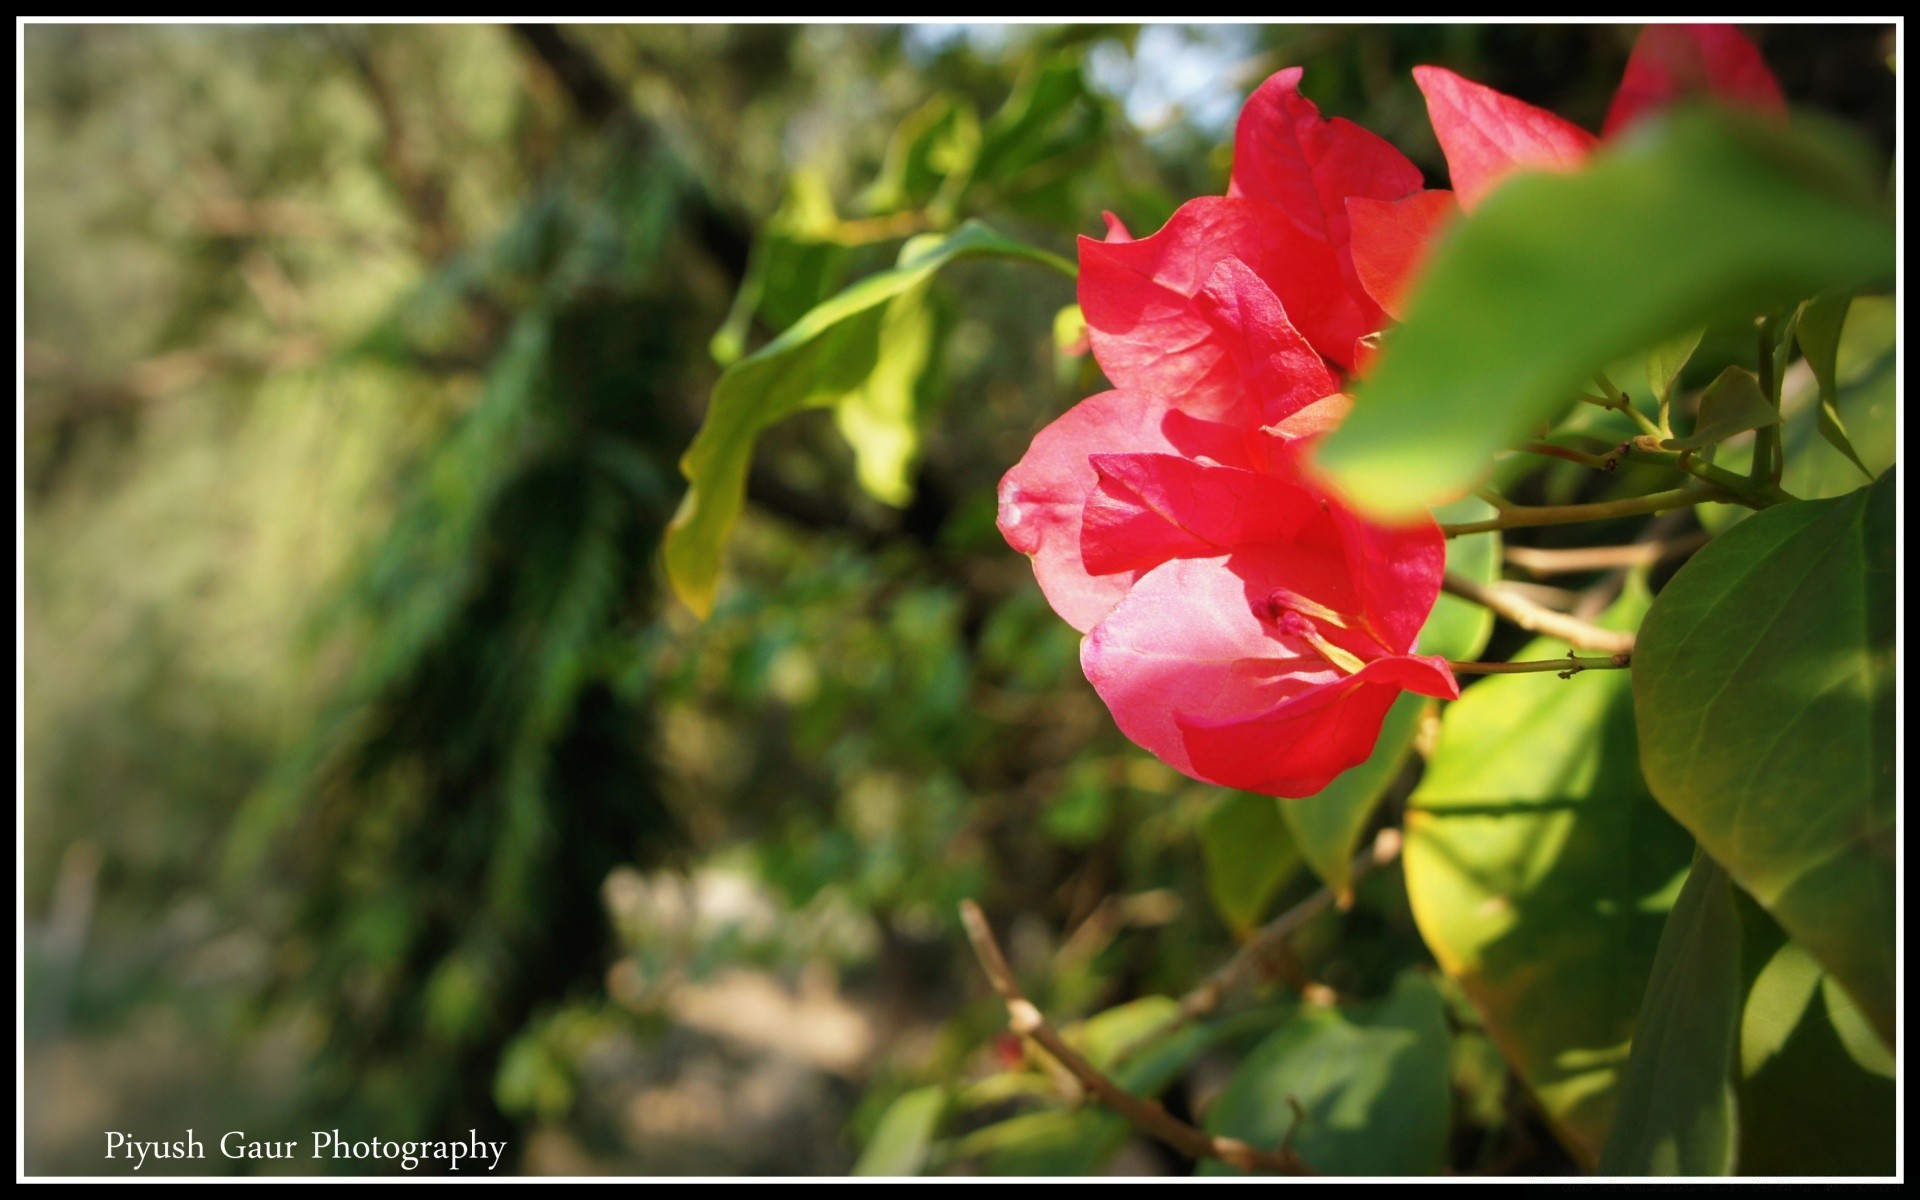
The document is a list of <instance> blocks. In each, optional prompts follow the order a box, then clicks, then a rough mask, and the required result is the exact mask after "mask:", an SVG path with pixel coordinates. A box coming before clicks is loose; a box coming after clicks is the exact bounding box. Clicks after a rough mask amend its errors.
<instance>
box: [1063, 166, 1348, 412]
mask: <svg viewBox="0 0 1920 1200" xmlns="http://www.w3.org/2000/svg"><path fill="white" fill-rule="evenodd" d="M1229 257H1232V258H1238V259H1240V260H1241V261H1242V262H1244V263H1245V264H1246V265H1247V267H1248V268H1250V269H1251V271H1252V273H1253V274H1254V275H1256V276H1258V277H1259V278H1260V279H1261V280H1262V281H1264V282H1265V283H1266V285H1267V287H1268V288H1269V289H1270V290H1271V291H1272V292H1273V294H1274V296H1275V297H1276V298H1277V299H1278V301H1279V302H1280V304H1281V305H1282V306H1283V307H1284V309H1285V311H1286V313H1287V316H1288V317H1289V318H1290V319H1291V321H1292V324H1293V326H1294V328H1296V329H1297V330H1299V332H1300V333H1301V335H1303V336H1304V337H1305V338H1306V340H1307V342H1308V343H1309V344H1310V345H1312V346H1313V347H1314V348H1315V349H1316V350H1318V351H1319V352H1320V353H1321V354H1323V355H1325V356H1326V357H1328V358H1331V359H1333V360H1334V361H1335V362H1338V363H1340V364H1342V365H1346V364H1347V362H1348V360H1349V359H1350V358H1351V356H1352V353H1353V342H1354V340H1355V339H1356V338H1359V337H1361V336H1363V335H1365V334H1368V333H1372V332H1373V331H1374V330H1375V329H1376V328H1378V321H1377V319H1376V318H1375V315H1374V314H1373V312H1372V308H1373V305H1372V302H1371V301H1367V300H1366V299H1365V297H1364V296H1360V295H1358V294H1357V292H1356V291H1355V290H1354V289H1350V288H1348V287H1347V286H1346V284H1345V282H1344V280H1343V278H1342V273H1341V268H1340V262H1339V256H1338V254H1337V253H1336V252H1335V251H1334V249H1333V247H1332V246H1330V245H1329V244H1327V243H1326V242H1324V241H1321V240H1320V239H1318V238H1314V237H1311V236H1309V235H1307V234H1306V233H1304V232H1302V231H1301V230H1300V229H1299V227H1298V226H1296V225H1295V224H1294V223H1293V222H1292V221H1289V220H1288V219H1287V218H1286V216H1285V215H1284V214H1283V213H1281V212H1279V211H1278V210H1276V209H1275V208H1274V207H1273V206H1271V205H1268V204H1262V203H1259V202H1257V201H1252V200H1239V199H1228V198H1226V197H1223V196H1202V197H1200V198H1198V199H1195V200H1189V201H1187V202H1186V203H1185V204H1183V205H1181V206H1180V208H1179V209H1178V210H1176V211H1175V212H1174V214H1173V216H1172V217H1170V218H1169V219H1168V220H1167V223H1166V225H1165V226H1163V227H1162V228H1161V229H1160V231H1159V232H1157V233H1155V234H1152V235H1151V236H1149V237H1144V238H1140V239H1138V240H1136V241H1131V242H1097V241H1094V240H1093V239H1092V238H1086V237H1083V238H1081V239H1080V308H1081V311H1082V312H1083V313H1085V314H1086V318H1087V326H1088V329H1089V331H1090V333H1091V335H1092V338H1093V354H1094V357H1095V358H1096V359H1098V360H1099V363H1100V367H1101V369H1102V370H1103V371H1105V372H1106V374H1107V378H1108V379H1111V380H1112V381H1113V383H1114V385H1115V386H1116V387H1120V388H1124V389H1128V390H1137V391H1144V392H1150V393H1153V394H1156V395H1164V396H1173V397H1178V398H1179V400H1180V404H1181V407H1183V408H1185V409H1186V410H1187V411H1189V412H1191V413H1194V414H1195V415H1196V416H1203V417H1208V418H1210V419H1214V420H1219V419H1223V418H1226V417H1227V416H1229V415H1230V414H1232V413H1233V412H1234V410H1235V409H1236V407H1237V406H1238V405H1239V404H1240V403H1241V400H1242V397H1243V393H1242V391H1241V390H1240V370H1239V365H1238V363H1237V362H1236V361H1235V359H1234V357H1233V355H1232V354H1231V353H1230V352H1229V349H1228V347H1227V345H1226V342H1225V339H1224V337H1223V334H1222V332H1221V331H1220V329H1219V328H1218V327H1217V326H1216V325H1215V323H1214V322H1213V321H1212V320H1210V319H1209V318H1208V317H1207V316H1206V315H1204V314H1203V313H1202V312H1201V311H1200V310H1199V308H1198V306H1197V305H1196V303H1195V300H1194V297H1195V296H1197V295H1198V294H1199V293H1200V292H1201V290H1202V289H1204V288H1205V287H1206V286H1207V284H1208V282H1209V280H1210V279H1211V278H1212V276H1213V272H1214V269H1215V268H1216V267H1218V266H1219V265H1220V263H1221V261H1222V260H1223V259H1226V258H1229Z"/></svg>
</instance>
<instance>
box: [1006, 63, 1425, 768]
mask: <svg viewBox="0 0 1920 1200" xmlns="http://www.w3.org/2000/svg"><path fill="white" fill-rule="evenodd" d="M1299 78H1300V73H1299V71H1298V70H1291V71H1283V72H1281V73H1280V74H1278V75H1276V76H1274V77H1273V78H1272V79H1271V80H1269V81H1268V82H1267V83H1266V84H1265V85H1263V86H1262V87H1261V88H1260V90H1259V91H1257V92H1256V93H1255V94H1254V97H1253V99H1251V100H1250V101H1249V102H1248V105H1247V108H1246V110H1245V111H1244V112H1243V113H1242V115H1241V120H1240V127H1239V131H1238V136H1237V138H1236V162H1235V166H1234V177H1233V188H1232V192H1231V193H1230V194H1229V195H1228V196H1225V197H1208V198H1203V199H1199V200H1194V201H1191V202H1189V203H1188V204H1186V205H1184V206H1182V207H1181V209H1180V210H1179V211H1178V212H1176V213H1175V214H1174V216H1173V218H1172V219H1171V220H1169V221H1168V222H1167V225H1166V226H1165V227H1164V228H1162V229H1161V230H1160V231H1159V232H1158V233H1155V234H1153V235H1152V236H1151V237H1147V238H1142V239H1139V240H1133V239H1131V238H1130V237H1129V236H1128V235H1127V233H1126V231H1125V229H1124V227H1121V226H1120V225H1119V223H1118V222H1112V221H1110V224H1109V233H1108V239H1107V240H1106V241H1104V242H1096V241H1093V240H1091V239H1084V238H1083V239H1082V240H1081V245H1080V255H1081V271H1080V305H1081V308H1082V310H1083V312H1084V313H1085V314H1086V319H1087V325H1088V328H1089V331H1090V336H1091V342H1092V347H1093V353H1094V356H1095V357H1096V359H1097V360H1098V361H1099V363H1100V366H1101V368H1102V370H1104V371H1105V372H1106V374H1107V377H1108V378H1109V379H1111V380H1112V381H1113V383H1114V385H1115V390H1113V391H1110V392H1105V393H1102V394H1100V395H1097V396H1094V397H1091V398H1090V399H1087V400H1084V401H1082V402H1081V403H1080V404H1078V405H1076V406H1075V407H1074V408H1072V409H1071V410H1069V411H1068V412H1067V413H1066V414H1065V415H1064V416H1062V417H1061V418H1060V419H1059V420H1057V421H1055V422H1054V423H1053V424H1052V425H1049V426H1048V427H1047V428H1046V429H1044V430H1042V431H1041V432H1040V434H1039V436H1038V437H1036V438H1035V439H1034V441H1033V446H1032V447H1031V448H1030V449H1029V450H1028V452H1027V455H1026V457H1025V458H1023V459H1022V460H1021V461H1020V463H1019V465H1017V466H1016V467H1014V469H1013V470H1011V471H1009V472H1008V473H1007V476H1006V478H1005V479H1004V480H1003V481H1002V482H1001V485H1000V528H1001V531H1002V533H1003V534H1004V535H1005V536H1006V538H1007V541H1008V542H1009V543H1010V544H1011V545H1013V546H1014V548H1016V549H1018V550H1020V551H1022V552H1024V553H1026V554H1028V555H1030V556H1031V557H1032V558H1033V563H1034V573H1035V576H1036V578H1037V579H1038V580H1039V582H1040V586H1041V590H1042V591H1043V592H1044V593H1045V595H1046V597H1047V599H1048V601H1049V602H1050V603H1051V604H1052V605H1053V607H1054V609H1055V611H1057V612H1058V613H1059V614H1060V615H1061V616H1062V617H1065V618H1066V619H1067V620H1068V621H1069V622H1071V623H1072V624H1073V625H1074V627H1075V628H1077V629H1079V630H1081V631H1082V632H1084V633H1086V634H1087V637H1086V639H1085V640H1084V641H1083V642H1082V645H1081V664H1082V666H1083V668H1084V669H1085V671H1086V674H1087V678H1088V679H1089V680H1090V681H1092V683H1093V685H1094V687H1095V689H1096V690H1097V691H1098V692H1099V693H1100V696H1101V698H1102V699H1103V700H1105V701H1106V703H1107V706H1108V708H1109V709H1110V710H1111V711H1112V712H1113V716H1114V720H1115V721H1116V722H1117V723H1118V724H1119V726H1120V728H1121V730H1122V731H1123V732H1125V733H1126V734H1127V736H1128V737H1130V738H1132V739H1133V740H1134V741H1136V742H1138V743H1139V744H1140V745H1142V746H1144V747H1146V748H1147V749H1148V750H1150V751H1152V752H1153V753H1154V754H1155V755H1157V756H1159V757H1160V758H1161V759H1162V760H1163V761H1165V762H1167V763H1168V764H1170V765H1172V766H1173V767H1175V768H1176V769H1178V770H1180V771H1182V772H1185V773H1186V774H1188V775H1191V776H1194V777H1195V778H1198V779H1203V780H1207V781H1210V782H1214V783H1221V784H1225V785H1228V786H1232V787H1239V788H1245V789H1248V790H1251V791H1260V792H1266V793H1269V794H1273V795H1281V796H1305V795H1311V794H1313V793H1314V792H1317V791H1319V790H1320V789H1321V788H1323V787H1325V786H1326V785H1327V784H1328V783H1329V782H1330V781H1331V780H1332V779H1333V777H1334V776H1335V775H1337V774H1339V773H1340V772H1341V771H1344V770H1346V769H1347V768H1349V767H1352V766H1355V765H1357V764H1358V763H1360V762H1362V761H1364V760H1365V758H1366V757H1367V755H1368V754H1369V753H1371V751H1372V748H1373V744H1374V742H1375V741H1376V740H1377V739H1378V737H1379V731H1380V724H1381V721H1382V719H1383V718H1384V716H1385V714H1386V710H1387V708H1388V706H1389V705H1391V704H1392V703H1393V700H1394V698H1395V697H1396V696H1398V695H1399V694H1400V692H1401V691H1403V690H1413V691H1417V692H1421V693H1423V694H1426V695H1432V696H1445V697H1452V696H1456V695H1458V694H1459V692H1458V686H1457V684H1456V683H1455V681H1454V679H1453V676H1452V673H1451V672H1450V671H1449V670H1448V668H1447V665H1446V663H1445V661H1444V660H1441V659H1437V658H1427V657H1420V656H1417V655H1414V654H1412V653H1411V651H1412V649H1413V645H1414V641H1415V639H1416V638H1417V636H1418V635H1419V632H1420V627H1421V625H1422V624H1424V622H1425V620H1426V617H1427V614H1428V612H1429V611H1430V610H1431V609H1432V607H1433V602H1434V599H1435V597H1436V596H1437V595H1438V593H1439V587H1440V578H1441V575H1442V573H1443V570H1444V564H1445V541H1444V539H1443V537H1442V536H1441V533H1440V529H1439V527H1438V526H1437V525H1435V524H1434V523H1433V522H1432V521H1430V520H1429V521H1422V522H1420V523H1418V524H1416V525H1413V526H1409V527H1402V528H1394V527H1387V526H1381V525H1376V524H1373V523H1371V522H1369V521H1367V520H1365V519H1363V518H1361V517H1359V516H1358V515H1356V514H1355V513H1353V512H1351V511H1350V510H1348V509H1347V508H1346V507H1345V506H1344V505H1343V504H1342V503H1341V502H1340V501H1339V500H1338V499H1336V498H1335V497H1334V496H1332V495H1330V494H1329V493H1327V492H1326V491H1325V490H1324V489H1322V488H1321V487H1320V486H1319V485H1318V484H1317V483H1316V482H1315V481H1314V480H1313V478H1312V477H1311V475H1310V474H1308V472H1307V470H1306V467H1305V460H1306V454H1307V451H1308V449H1309V448H1310V446H1311V444H1312V442H1313V440H1314V439H1315V438H1316V437H1317V436H1318V435H1319V434H1320V433H1323V432H1325V431H1326V430H1328V429H1330V428H1332V427H1333V425H1334V424H1336V423H1337V422H1338V421H1339V419H1340V417H1341V416H1342V415H1344V413H1345V412H1346V410H1347V408H1348V406H1349V403H1350V402H1349V401H1348V399H1347V397H1346V396H1345V395H1343V394H1342V392H1341V385H1340V380H1339V379H1338V377H1337V376H1336V375H1335V374H1334V372H1333V371H1332V370H1331V369H1329V367H1328V364H1327V361H1325V360H1328V359H1330V360H1332V361H1333V362H1334V363H1337V364H1340V365H1343V366H1344V365H1350V364H1351V363H1352V361H1353V358H1354V356H1355V354H1356V352H1357V350H1358V345H1357V344H1358V343H1359V342H1360V340H1361V339H1362V338H1364V337H1365V336H1366V335H1368V334H1371V333H1373V332H1375V331H1376V330H1377V329H1378V328H1379V327H1380V326H1381V324H1383V323H1384V321H1385V316H1384V314H1383V313H1382V312H1381V309H1380V306H1379V304H1378V303H1377V302H1376V301H1374V300H1373V299H1372V298H1371V296H1370V295H1369V293H1368V291H1367V289H1366V287H1365V286H1363V283H1362V280H1361V275H1360V272H1359V270H1358V268H1357V266H1356V264H1355V262H1354V260H1353V255H1352V252H1351V237H1350V227H1349V218H1348V215H1347V213H1348V203H1349V201H1350V200H1354V199H1356V198H1357V199H1360V200H1369V201H1380V202H1386V201H1392V200H1397V199H1399V198H1401V197H1403V196H1405V195H1406V194H1407V193H1409V192H1411V191H1414V190H1416V189H1417V188H1418V187H1419V184H1420V176H1419V173H1418V172H1417V171H1416V170H1414V168H1413V167H1412V165H1411V164H1409V163H1408V162H1407V161H1406V159H1404V158H1402V157H1401V156H1400V155H1399V153H1398V152H1397V151H1395V150H1394V149H1393V148H1392V147H1390V146H1388V145H1387V144H1386V143H1385V142H1382V141H1381V140H1380V139H1378V138H1376V137H1374V136H1373V135H1372V134H1369V133H1367V132H1365V131H1364V130H1361V129H1359V128H1358V127H1357V126H1354V125H1352V124H1350V123H1347V122H1343V121H1324V120H1322V119H1321V118H1320V116H1319V113H1318V111H1317V110H1315V109H1314V107H1313V106H1312V104H1311V103H1309V102H1308V101H1307V100H1306V99H1305V98H1303V97H1302V96H1300V94H1299V91H1298V83H1299Z"/></svg>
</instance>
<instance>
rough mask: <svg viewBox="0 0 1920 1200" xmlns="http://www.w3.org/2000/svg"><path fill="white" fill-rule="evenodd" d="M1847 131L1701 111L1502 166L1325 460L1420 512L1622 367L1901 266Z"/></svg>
mask: <svg viewBox="0 0 1920 1200" xmlns="http://www.w3.org/2000/svg"><path fill="white" fill-rule="evenodd" d="M1843 141H1844V138H1836V137H1835V135H1834V134H1833V132H1832V131H1829V130H1825V129H1822V130H1818V131H1810V130H1805V129H1800V128H1794V129H1785V128H1780V127H1777V126H1774V125H1771V124H1763V123H1757V122H1753V121H1750V120H1742V119H1737V118H1735V117H1733V116H1731V115H1726V114H1714V113H1708V112H1702V111H1694V112H1687V113H1681V114H1678V115H1676V116H1674V117H1673V118H1672V119H1670V120H1667V121H1663V122H1661V123H1659V124H1657V125H1654V126H1651V127H1648V128H1646V129H1645V130H1644V131H1641V132H1637V133H1636V134H1635V136H1632V137H1628V138H1623V139H1620V140H1618V141H1616V142H1612V143H1609V144H1608V145H1607V146H1605V147H1603V148H1602V149H1601V151H1600V152H1599V153H1597V154H1596V155H1594V157H1593V158H1592V159H1591V160H1590V161H1589V162H1588V163H1587V164H1586V165H1585V166H1584V167H1583V168H1582V169H1580V170H1579V171H1575V172H1571V173H1564V174H1563V173H1551V172H1538V173H1530V174H1525V175H1520V176H1516V177H1515V178H1513V179H1511V180H1509V181H1507V182H1506V183H1504V184H1503V185H1502V186H1501V187H1500V188H1498V189H1497V190H1496V191H1495V192H1494V193H1493V194H1492V195H1490V196H1489V197H1488V198H1487V199H1486V201H1485V202H1484V203H1483V204H1481V205H1480V207H1479V208H1478V209H1477V210H1476V211H1475V212H1474V213H1472V214H1471V215H1470V216H1468V217H1467V218H1466V219H1465V220H1463V221H1461V222H1460V223H1459V225H1458V226H1457V227H1456V228H1455V229H1454V230H1453V231H1452V233H1451V234H1450V235H1449V236H1448V237H1447V238H1446V239H1445V241H1444V242H1442V243H1441V244H1440V245H1439V246H1438V247H1437V248H1436V249H1435V251H1434V254H1433V259H1432V261H1431V263H1430V264H1429V265H1428V266H1427V268H1426V269H1425V271H1424V273H1423V276H1422V278H1421V280H1420V282H1419V283H1418V285H1417V286H1416V288H1415V290H1414V293H1413V295H1412V297H1411V300H1410V307H1409V311H1408V315H1407V321H1406V323H1405V324H1404V325H1402V326H1400V327H1399V328H1397V329H1394V330H1392V331H1390V332H1389V333H1388V335H1387V337H1386V339H1385V344H1384V346H1383V348H1382V350H1381V353H1380V357H1379V359H1378V360H1377V361H1376V362H1375V364H1374V366H1373V369H1372V372H1371V377H1370V378H1369V380H1368V381H1367V383H1366V385H1365V386H1364V387H1363V388H1362V389H1361V392H1360V396H1359V402H1358V403H1357V404H1356V405H1355V407H1354V411H1353V415H1352V416H1351V417H1349V418H1348V419H1347V421H1346V423H1345V424H1344V425H1343V426H1342V427H1341V428H1340V429H1339V430H1338V431H1336V432H1335V433H1334V434H1333V435H1332V436H1331V437H1330V438H1329V439H1328V440H1327V442H1326V444H1325V445H1324V447H1323V448H1322V451H1321V456H1320V457H1321V462H1322V464H1323V466H1324V467H1325V468H1326V469H1327V470H1328V471H1329V472H1330V473H1331V474H1332V476H1333V478H1334V480H1335V481H1336V482H1337V483H1338V484H1339V485H1340V487H1341V489H1342V491H1344V492H1345V493H1346V494H1347V495H1348V496H1350V497H1352V498H1353V499H1354V501H1355V502H1356V503H1360V504H1363V505H1365V506H1366V507H1368V508H1369V509H1371V510H1373V511H1375V512H1377V513H1379V514H1381V515H1383V516H1399V515H1406V514H1410V513H1412V512H1414V511H1416V510H1418V509H1420V508H1422V507H1424V506H1426V505H1428V504H1431V503H1433V502H1435V501H1438V500H1444V499H1447V498H1449V497H1452V496H1458V495H1461V494H1463V493H1465V492H1466V491H1468V490H1469V489H1470V488H1471V487H1472V486H1473V485H1474V484H1475V482H1476V481H1478V480H1480V479H1482V478H1484V477H1485V476H1486V474H1487V472H1488V470H1489V467H1490V464H1491V461H1492V456H1493V454H1494V452H1495V451H1497V450H1500V449H1502V448H1504V447H1508V446H1511V445H1513V444H1514V443H1516V442H1518V441H1520V440H1522V439H1524V438H1525V437H1527V436H1530V435H1532V434H1535V433H1537V432H1539V431H1540V430H1541V429H1542V428H1543V427H1544V426H1545V425H1547V424H1548V423H1550V422H1552V421H1553V420H1554V419H1555V418H1556V417H1557V416H1558V415H1559V414H1560V413H1562V412H1564V411H1565V410H1566V409H1567V407H1568V406H1569V404H1570V403H1571V402H1572V399H1573V397H1574V395H1575V393H1576V392H1577V391H1578V389H1579V388H1580V387H1581V386H1582V384H1583V383H1584V382H1585V381H1586V380H1587V379H1588V377H1589V376H1590V375H1591V374H1592V373H1593V372H1594V371H1595V370H1597V369H1602V368H1604V367H1605V366H1606V364H1608V363H1609V362H1612V361H1614V360H1616V359H1618V358H1620V357H1623V356H1626V355H1629V354H1633V353H1636V352H1643V351H1644V350H1645V349H1646V348H1647V347H1649V346H1654V345H1658V344H1660V343H1662V342H1665V341H1667V340H1669V339H1672V338H1675V337H1677V336H1679V335H1680V334H1681V333H1682V332H1684V331H1686V330H1688V329H1693V328H1697V327H1699V326H1701V325H1704V324H1707V323H1708V322H1710V321H1712V320H1713V319H1715V318H1718V317H1727V316H1732V317H1743V316H1749V315H1752V314H1753V313H1755V312H1756V311H1764V310H1765V309H1766V308H1768V307H1770V306H1773V305H1777V304H1787V303H1791V302H1793V301H1795V300H1797V299H1798V298H1800V297H1802V296H1807V295H1811V294H1813V293H1815V292H1818V291H1821V290H1822V289H1825V288H1829V287H1850V286H1854V285H1858V284H1861V283H1864V282H1868V281H1872V280H1877V279H1882V278H1886V277H1888V276H1890V275H1891V273H1892V271H1893V262H1894V258H1893V226H1892V223H1891V221H1890V219H1889V214H1888V213H1887V211H1886V209H1885V206H1884V204H1883V203H1882V202H1881V201H1880V200H1879V198H1878V193H1877V189H1876V188H1875V187H1874V185H1873V182H1872V177H1871V173H1870V172H1869V171H1868V170H1866V169H1865V168H1863V167H1862V166H1861V165H1860V164H1859V163H1858V162H1856V161H1854V160H1853V159H1851V158H1846V157H1842V156H1838V155H1836V154H1835V153H1834V151H1833V150H1832V149H1831V148H1830V147H1831V145H1833V144H1835V143H1837V142H1843Z"/></svg>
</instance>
